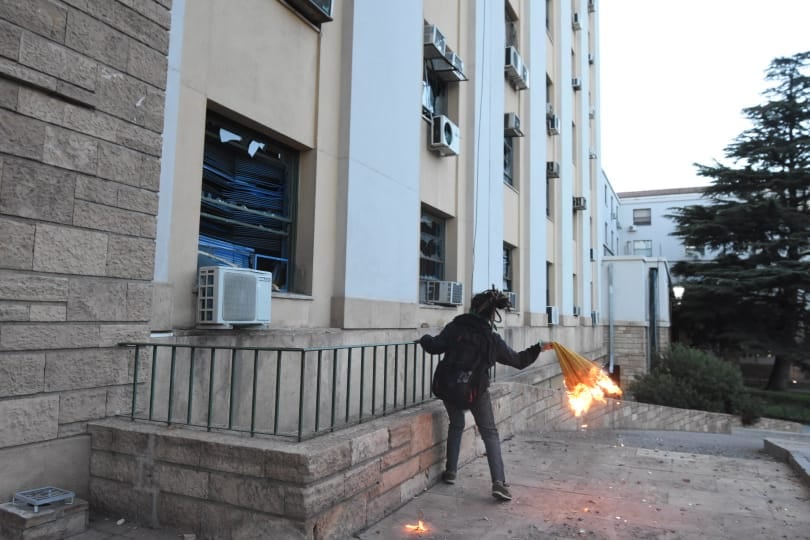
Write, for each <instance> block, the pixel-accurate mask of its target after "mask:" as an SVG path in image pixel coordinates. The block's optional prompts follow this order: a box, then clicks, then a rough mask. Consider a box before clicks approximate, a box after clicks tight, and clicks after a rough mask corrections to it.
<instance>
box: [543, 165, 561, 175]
mask: <svg viewBox="0 0 810 540" xmlns="http://www.w3.org/2000/svg"><path fill="white" fill-rule="evenodd" d="M546 176H548V177H549V178H559V177H560V164H559V163H557V162H556V161H546Z"/></svg>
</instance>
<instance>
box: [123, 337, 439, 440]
mask: <svg viewBox="0 0 810 540" xmlns="http://www.w3.org/2000/svg"><path fill="white" fill-rule="evenodd" d="M120 345H121V346H123V347H130V348H133V349H134V363H133V365H134V369H133V377H132V404H131V405H132V406H131V411H130V414H129V416H130V418H131V419H132V420H149V421H158V422H165V423H166V424H167V425H188V426H195V427H199V428H205V429H207V430H208V431H212V430H217V431H222V430H227V431H233V432H243V433H249V434H250V435H251V436H254V435H257V434H262V435H274V436H281V437H290V438H295V439H297V440H298V441H301V440H304V439H308V438H312V437H316V436H318V435H321V434H324V433H329V432H333V431H335V430H337V429H340V428H343V427H348V426H351V425H355V424H359V423H362V422H365V421H368V420H370V419H372V418H377V417H380V416H384V415H387V414H391V413H393V412H396V411H400V410H403V409H407V408H409V407H413V406H415V405H419V404H420V403H423V402H425V401H428V400H431V399H434V398H433V396H432V394H431V391H430V382H431V378H432V375H433V370H434V369H435V366H436V363H437V362H438V360H439V359H440V356H439V355H429V354H427V353H426V352H425V351H424V350H423V349H422V348H421V346H419V345H418V344H417V343H415V342H403V343H385V344H377V345H347V346H335V347H307V348H277V347H231V346H201V345H185V344H164V343H160V344H157V343H121V344H120Z"/></svg>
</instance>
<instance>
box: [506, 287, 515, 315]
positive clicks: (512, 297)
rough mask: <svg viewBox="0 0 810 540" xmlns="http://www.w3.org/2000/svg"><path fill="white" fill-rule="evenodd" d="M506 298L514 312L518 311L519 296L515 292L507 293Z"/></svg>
mask: <svg viewBox="0 0 810 540" xmlns="http://www.w3.org/2000/svg"><path fill="white" fill-rule="evenodd" d="M505 294H506V297H507V298H508V299H509V304H510V305H511V306H512V311H517V310H518V295H517V293H516V292H514V291H506V293H505Z"/></svg>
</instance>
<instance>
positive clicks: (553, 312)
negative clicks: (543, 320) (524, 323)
mask: <svg viewBox="0 0 810 540" xmlns="http://www.w3.org/2000/svg"><path fill="white" fill-rule="evenodd" d="M546 315H547V316H548V324H549V326H551V325H553V324H560V312H559V310H558V309H557V306H546Z"/></svg>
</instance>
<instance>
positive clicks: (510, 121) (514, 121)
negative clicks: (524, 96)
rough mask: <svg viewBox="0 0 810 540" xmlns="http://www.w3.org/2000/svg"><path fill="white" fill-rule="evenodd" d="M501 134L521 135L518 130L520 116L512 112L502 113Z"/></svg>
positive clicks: (508, 135) (509, 135)
mask: <svg viewBox="0 0 810 540" xmlns="http://www.w3.org/2000/svg"><path fill="white" fill-rule="evenodd" d="M503 134H504V135H505V136H507V137H523V132H522V131H521V130H520V117H519V116H518V115H517V114H516V113H513V112H510V113H506V114H504V115H503Z"/></svg>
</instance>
